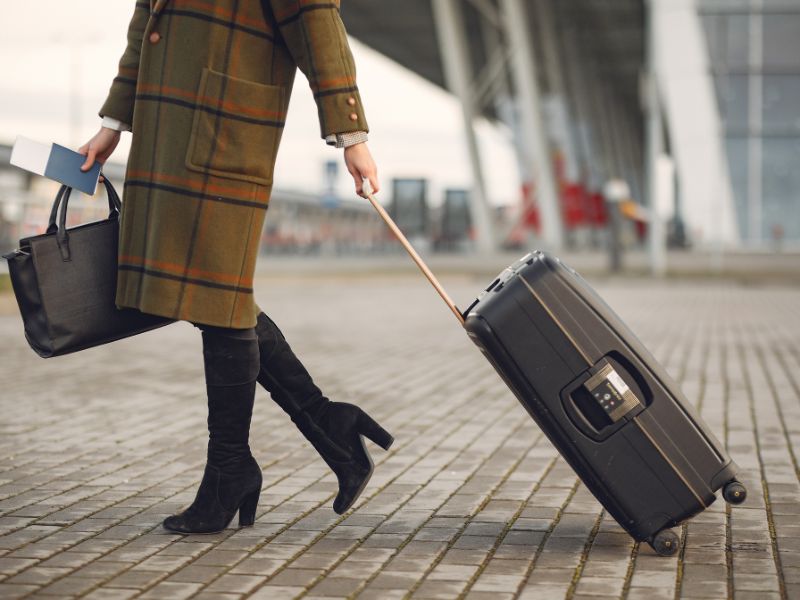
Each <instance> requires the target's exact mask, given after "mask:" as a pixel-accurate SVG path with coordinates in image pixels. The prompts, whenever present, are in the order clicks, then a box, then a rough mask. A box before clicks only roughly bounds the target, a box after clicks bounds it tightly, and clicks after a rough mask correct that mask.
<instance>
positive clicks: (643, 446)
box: [466, 260, 736, 540]
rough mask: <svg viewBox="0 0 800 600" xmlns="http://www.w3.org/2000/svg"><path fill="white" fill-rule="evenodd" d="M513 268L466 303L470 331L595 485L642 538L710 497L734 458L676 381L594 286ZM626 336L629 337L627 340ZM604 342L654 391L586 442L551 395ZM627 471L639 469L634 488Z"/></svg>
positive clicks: (597, 354) (535, 265) (536, 268)
mask: <svg viewBox="0 0 800 600" xmlns="http://www.w3.org/2000/svg"><path fill="white" fill-rule="evenodd" d="M517 271H518V273H517V272H515V273H514V275H513V276H509V275H506V276H505V278H503V280H502V281H503V283H502V285H501V286H499V287H501V288H502V289H500V290H495V291H494V292H492V293H487V294H485V295H484V297H483V298H482V299H480V300H479V301H478V302H477V303H476V304H475V305H474V306H473V307H472V310H471V311H470V314H469V315H468V318H467V324H466V327H467V330H468V332H470V333H471V336H472V338H473V341H475V342H476V343H478V342H480V343H478V346H479V347H480V348H481V349H482V350H483V351H484V353H485V354H486V355H487V357H488V358H489V360H490V362H491V363H492V365H493V366H494V368H495V370H497V372H498V373H499V374H500V375H501V377H502V378H503V379H504V380H505V381H506V382H507V383H508V384H509V387H511V388H512V390H513V391H514V392H515V394H516V395H517V397H518V398H519V400H520V401H521V402H522V404H523V405H524V406H525V408H526V409H527V410H528V412H529V413H530V414H531V416H532V417H533V418H534V420H535V421H536V422H537V423H538V424H539V426H540V427H541V428H542V429H543V430H544V431H545V432H546V433H547V435H548V437H549V438H550V439H551V441H552V442H553V443H554V445H555V446H556V447H557V448H558V449H559V451H560V452H561V453H562V455H564V457H565V459H566V460H567V462H569V463H570V465H571V466H572V467H573V468H574V469H575V470H576V472H577V473H578V474H579V475H580V476H581V478H582V479H583V480H584V482H585V483H586V484H587V487H589V489H590V490H591V491H592V493H594V495H595V496H596V497H597V498H598V500H600V501H601V503H603V504H604V506H606V508H607V509H608V510H609V513H611V514H612V516H613V517H614V518H615V519H616V520H617V521H618V522H619V523H620V524H621V525H622V526H623V527H624V528H625V529H627V530H628V531H629V532H630V533H631V535H633V537H635V538H636V539H639V540H642V539H646V538H647V537H649V536H650V535H652V534H653V533H655V532H656V531H658V530H659V529H661V528H663V527H665V526H667V527H668V526H672V525H674V524H676V523H678V522H680V521H682V520H684V519H686V518H689V517H690V516H693V515H694V514H696V513H697V512H699V511H701V510H702V509H703V508H704V507H705V506H708V505H709V504H710V503H711V502H713V501H714V499H715V495H714V493H713V492H714V490H716V489H718V488H719V487H720V485H721V484H722V483H725V482H726V481H729V480H730V479H733V476H734V475H735V471H736V469H735V465H733V463H732V462H731V461H730V459H729V458H728V457H727V455H726V454H725V453H724V451H718V448H717V447H718V442H717V443H716V444H715V443H714V442H716V440H715V438H714V437H713V435H711V434H710V433H707V432H706V431H705V429H704V427H703V424H702V421H699V420H698V421H695V419H694V418H693V417H692V415H691V414H689V413H688V412H686V413H685V412H683V411H682V410H681V403H680V402H675V401H674V400H673V398H674V397H675V396H678V397H679V399H681V398H680V396H679V394H680V390H679V388H678V387H677V384H675V383H674V382H673V381H672V380H671V379H669V378H668V376H666V373H665V372H663V369H661V368H660V366H659V365H658V363H657V362H656V361H655V359H653V358H652V356H650V355H649V353H647V352H646V351H644V352H643V353H642V354H641V355H640V354H639V353H638V352H637V350H638V349H639V348H641V349H643V346H642V345H641V342H638V339H636V338H635V336H634V335H633V334H632V333H631V332H630V330H629V329H628V328H627V327H626V326H625V325H624V324H623V323H622V321H621V320H620V319H619V317H617V316H616V315H615V314H613V311H610V309H608V311H597V310H595V306H596V305H597V302H596V301H595V299H594V298H593V297H592V296H589V293H591V294H593V295H594V296H596V294H595V293H594V292H593V291H592V290H591V288H589V287H588V285H585V284H581V285H572V282H570V281H569V279H568V278H566V280H565V277H564V275H563V273H566V274H567V275H568V276H571V274H570V271H569V270H568V269H567V268H565V267H564V266H562V265H560V263H557V262H556V263H555V266H553V265H551V264H547V263H546V262H545V261H543V260H532V261H529V262H528V264H526V265H524V266H522V267H521V268H518V269H517ZM560 271H563V273H561V272H560ZM573 273H574V272H573ZM523 278H524V279H523ZM582 285H584V286H585V287H586V288H587V289H588V290H589V292H587V291H586V290H584V289H581V286H582ZM531 288H533V290H531ZM532 291H533V292H535V294H532V293H531V292H532ZM534 295H536V296H538V298H536V299H534ZM584 296H587V297H588V298H589V299H588V300H587V299H586V298H584ZM600 302H602V300H600ZM603 305H604V303H603ZM604 306H607V305H604ZM601 308H602V307H601ZM520 315H525V318H524V319H522V318H521V317H520ZM481 320H482V321H483V324H480V325H479V323H480V321H481ZM556 322H558V324H557V323H556ZM629 338H632V339H633V340H634V341H635V344H630V345H629V344H628V343H627V342H628V340H629ZM532 340H538V341H535V342H534V341H532ZM542 340H545V341H546V343H544V342H543V341H542ZM630 346H634V347H633V348H631V347H630ZM636 346H638V347H636ZM609 350H614V351H616V352H618V353H619V354H620V356H621V357H624V358H625V359H627V360H629V361H630V363H631V364H632V365H634V366H633V367H632V368H631V370H632V371H637V372H639V373H641V374H643V375H644V376H645V377H644V382H643V385H644V386H645V387H647V388H648V389H649V391H650V395H651V397H650V398H649V400H648V402H647V406H646V410H644V411H642V412H641V413H640V415H639V417H638V419H637V421H636V422H633V421H631V426H630V427H628V426H626V427H625V428H623V429H622V430H621V431H620V432H615V433H614V436H613V438H614V439H611V438H609V440H606V441H605V442H604V443H603V444H602V445H600V446H599V447H598V445H597V444H594V447H592V443H589V440H587V438H586V436H585V435H584V434H583V433H582V432H581V431H580V430H578V429H577V428H576V427H575V424H574V423H573V422H571V421H570V420H569V418H567V416H566V415H565V414H564V411H563V406H561V405H560V403H559V402H558V401H557V400H556V399H558V398H559V392H561V391H562V390H563V389H564V386H565V385H567V383H568V382H569V381H570V380H572V379H574V378H575V376H576V375H577V374H579V373H580V372H581V370H582V369H583V370H585V369H586V368H587V367H588V366H589V364H590V363H592V362H594V361H596V360H598V359H600V358H601V357H602V356H604V355H605V354H607V353H608V352H609ZM512 357H514V358H512ZM515 358H516V359H517V361H515V360H514V359H515ZM651 364H652V365H654V366H655V367H656V369H652V370H651V369H650V366H651ZM661 373H663V375H664V376H665V377H664V380H665V381H664V382H662V380H661V377H659V374H661ZM687 404H688V403H687ZM696 424H697V426H696ZM675 433H678V434H679V436H678V437H677V438H676V436H675ZM678 439H679V441H678ZM604 461H605V462H604ZM698 465H699V466H698ZM631 473H636V474H637V481H636V485H635V488H633V487H632V486H631V483H630V474H631ZM709 486H711V487H709Z"/></svg>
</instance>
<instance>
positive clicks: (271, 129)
mask: <svg viewBox="0 0 800 600" xmlns="http://www.w3.org/2000/svg"><path fill="white" fill-rule="evenodd" d="M285 119H286V111H285V109H284V89H283V87H281V86H278V85H268V84H265V83H259V82H257V81H250V80H247V79H241V78H239V77H233V76H231V75H227V74H225V73H221V72H219V71H215V70H213V69H210V68H209V67H203V72H202V74H201V76H200V84H199V85H198V93H197V102H196V104H195V108H194V116H193V120H192V130H191V134H190V136H189V145H188V148H187V150H186V167H187V168H188V169H191V170H193V171H199V172H201V173H209V174H213V175H219V176H221V177H228V178H231V179H240V180H243V181H252V182H253V183H260V184H264V185H269V184H271V183H272V174H273V169H274V166H275V154H276V151H277V144H278V141H279V139H280V135H281V132H282V131H283V126H284V123H285Z"/></svg>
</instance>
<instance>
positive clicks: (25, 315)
mask: <svg viewBox="0 0 800 600" xmlns="http://www.w3.org/2000/svg"><path fill="white" fill-rule="evenodd" d="M103 183H104V184H105V188H106V193H107V195H108V209H109V213H108V218H107V219H103V220H101V221H94V222H91V223H84V224H82V225H78V226H75V227H72V228H70V229H67V227H66V222H67V203H68V201H69V195H70V192H72V188H71V187H69V186H66V185H62V186H61V189H59V190H58V195H57V196H56V199H55V202H53V209H52V210H51V211H50V220H49V223H48V225H47V230H46V231H45V233H43V234H40V235H34V236H29V237H26V238H22V239H21V240H20V241H19V248H17V249H16V250H14V251H13V252H10V253H8V254H4V255H3V258H5V259H7V260H8V271H9V274H10V276H11V284H12V287H13V289H14V295H15V296H16V298H17V304H18V305H19V310H20V313H21V314H22V321H23V324H24V327H25V339H26V340H27V341H28V344H30V346H31V348H33V350H34V351H35V352H36V353H37V354H38V355H39V356H41V357H43V358H50V357H51V356H60V355H62V354H69V353H71V352H76V351H77V350H83V349H85V348H91V347H93V346H99V345H101V344H107V343H108V342H113V341H114V340H118V339H121V338H125V337H128V336H131V335H136V334H137V333H142V332H145V331H150V330H151V329H156V328H157V327H163V326H164V325H168V324H170V323H174V322H175V319H170V318H167V317H162V316H160V315H153V314H150V313H144V312H141V311H139V310H137V309H135V308H122V309H120V308H117V306H116V304H115V297H116V288H117V250H118V243H119V218H120V211H121V209H122V204H121V202H120V199H119V196H118V195H117V192H116V190H115V189H114V186H112V185H111V182H110V181H109V180H108V179H107V178H104V179H103ZM59 205H61V211H60V213H59ZM57 216H58V224H56V217H57Z"/></svg>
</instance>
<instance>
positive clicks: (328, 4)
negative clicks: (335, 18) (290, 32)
mask: <svg viewBox="0 0 800 600" xmlns="http://www.w3.org/2000/svg"><path fill="white" fill-rule="evenodd" d="M325 8H332V9H334V10H339V7H338V6H336V4H334V3H333V2H320V3H317V4H306V5H305V6H301V7H300V9H299V10H298V11H297V12H296V13H294V14H293V15H291V16H289V17H286V18H285V19H282V20H281V21H278V25H279V26H283V25H286V24H288V23H291V22H292V21H296V20H297V19H299V18H300V15H302V14H303V13H304V12H310V11H312V10H320V9H325Z"/></svg>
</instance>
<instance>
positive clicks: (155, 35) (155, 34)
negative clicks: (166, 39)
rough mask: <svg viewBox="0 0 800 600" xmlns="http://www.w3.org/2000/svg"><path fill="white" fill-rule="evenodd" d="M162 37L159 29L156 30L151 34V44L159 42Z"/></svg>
mask: <svg viewBox="0 0 800 600" xmlns="http://www.w3.org/2000/svg"><path fill="white" fill-rule="evenodd" d="M160 39H161V34H160V33H158V32H157V31H154V32H153V33H151V34H150V43H151V44H157V43H158V40H160Z"/></svg>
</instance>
